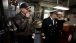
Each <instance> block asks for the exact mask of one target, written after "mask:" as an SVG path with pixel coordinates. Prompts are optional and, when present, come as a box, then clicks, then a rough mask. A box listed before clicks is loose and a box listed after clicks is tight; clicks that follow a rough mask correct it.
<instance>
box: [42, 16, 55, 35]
mask: <svg viewBox="0 0 76 43" xmlns="http://www.w3.org/2000/svg"><path fill="white" fill-rule="evenodd" d="M42 33H44V34H45V35H48V34H50V35H54V34H55V33H56V21H55V20H54V25H53V20H52V19H51V18H50V17H49V18H46V19H44V20H43V23H42Z"/></svg>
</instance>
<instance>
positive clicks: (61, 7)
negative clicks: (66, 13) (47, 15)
mask: <svg viewBox="0 0 76 43" xmlns="http://www.w3.org/2000/svg"><path fill="white" fill-rule="evenodd" d="M53 8H55V9H59V10H69V8H68V7H64V6H55V7H53Z"/></svg>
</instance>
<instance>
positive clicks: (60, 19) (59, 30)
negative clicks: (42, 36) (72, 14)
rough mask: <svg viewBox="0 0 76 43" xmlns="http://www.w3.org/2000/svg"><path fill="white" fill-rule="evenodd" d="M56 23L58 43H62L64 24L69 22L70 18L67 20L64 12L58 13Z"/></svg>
mask: <svg viewBox="0 0 76 43" xmlns="http://www.w3.org/2000/svg"><path fill="white" fill-rule="evenodd" d="M56 21H57V27H56V36H57V37H56V39H57V43H60V38H61V34H62V28H63V23H64V22H66V21H69V18H65V17H64V16H63V12H58V13H57V19H56Z"/></svg>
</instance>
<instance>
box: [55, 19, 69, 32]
mask: <svg viewBox="0 0 76 43" xmlns="http://www.w3.org/2000/svg"><path fill="white" fill-rule="evenodd" d="M65 19H66V20H65ZM55 20H56V21H57V30H58V31H60V32H61V31H62V28H63V23H65V22H66V21H69V18H63V20H58V19H55Z"/></svg>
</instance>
